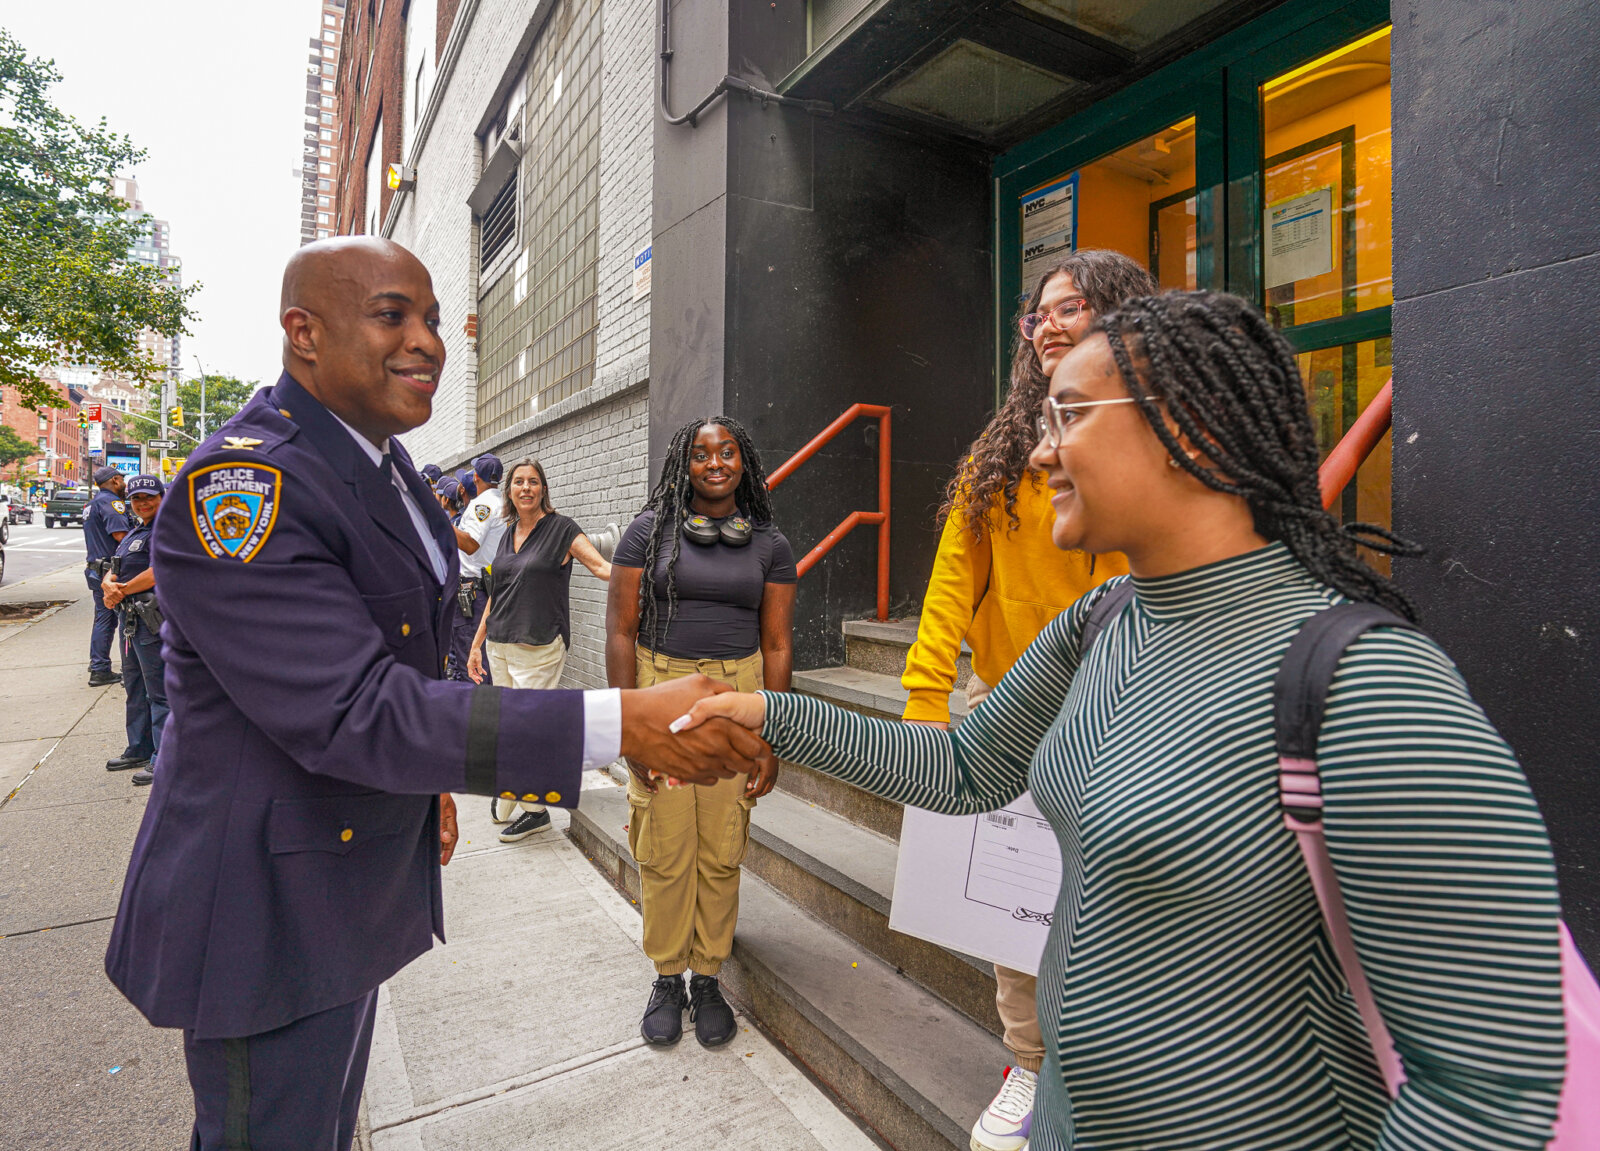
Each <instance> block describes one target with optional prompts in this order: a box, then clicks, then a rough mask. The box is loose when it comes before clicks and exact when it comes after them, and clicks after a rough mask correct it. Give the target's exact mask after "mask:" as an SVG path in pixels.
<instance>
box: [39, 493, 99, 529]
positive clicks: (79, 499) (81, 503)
mask: <svg viewBox="0 0 1600 1151" xmlns="http://www.w3.org/2000/svg"><path fill="white" fill-rule="evenodd" d="M89 499H90V496H89V492H88V491H87V490H86V489H84V488H62V489H61V490H60V491H58V492H56V494H55V495H53V496H51V497H50V502H49V503H47V504H45V505H44V526H45V527H47V528H53V527H55V526H56V525H57V524H78V525H79V526H80V527H81V526H82V524H83V513H84V509H85V508H87V507H88V506H89Z"/></svg>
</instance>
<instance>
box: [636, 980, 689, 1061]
mask: <svg viewBox="0 0 1600 1151" xmlns="http://www.w3.org/2000/svg"><path fill="white" fill-rule="evenodd" d="M688 1002H689V999H688V996H686V995H685V994H684V991H683V976H681V975H659V976H657V977H656V981H655V983H654V984H653V985H651V988H650V1002H649V1004H648V1005H646V1007H645V1009H644V1019H643V1021H641V1022H640V1024H639V1034H640V1035H642V1036H644V1041H645V1042H646V1043H653V1044H655V1045H656V1046H657V1047H671V1046H672V1045H673V1044H674V1043H676V1042H677V1041H678V1040H680V1039H682V1038H683V1009H684V1007H686V1006H687V1005H688Z"/></svg>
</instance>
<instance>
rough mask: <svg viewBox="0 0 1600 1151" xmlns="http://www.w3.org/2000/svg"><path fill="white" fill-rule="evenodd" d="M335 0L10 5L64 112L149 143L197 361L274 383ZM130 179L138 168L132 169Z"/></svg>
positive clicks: (14, 27) (0, 21)
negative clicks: (50, 68) (312, 83)
mask: <svg viewBox="0 0 1600 1151" xmlns="http://www.w3.org/2000/svg"><path fill="white" fill-rule="evenodd" d="M321 13H322V6H321V3H320V0H272V2H271V3H268V4H239V3H228V2H226V0H135V2H133V3H130V2H129V0H55V2H53V3H38V2H37V0H0V27H4V28H5V29H6V30H7V31H8V32H10V33H11V34H12V35H13V36H14V37H16V38H17V39H18V40H19V41H20V42H21V43H22V46H23V48H24V49H26V51H27V52H28V54H29V55H30V56H34V57H38V56H44V57H48V58H53V59H54V60H55V62H56V67H57V69H58V70H59V71H60V72H61V74H62V82H61V83H60V84H58V85H57V86H56V87H55V88H54V89H52V92H53V95H54V99H55V102H56V104H57V106H58V107H60V108H62V109H63V110H65V111H67V112H69V113H71V114H72V115H74V116H76V117H78V118H79V119H80V120H84V121H87V122H90V123H93V122H95V121H97V120H99V119H100V117H101V116H104V117H105V118H106V120H107V122H108V123H109V126H110V127H111V128H113V129H114V130H116V131H118V132H124V133H127V134H128V135H130V136H132V137H133V140H134V143H135V144H137V145H138V146H140V147H142V148H144V149H145V150H146V151H147V152H148V153H149V155H148V157H147V158H146V160H145V162H144V163H143V164H141V165H140V166H139V168H138V170H137V171H136V172H134V173H131V174H133V175H136V176H137V177H138V179H139V189H140V195H141V196H142V197H143V199H144V206H145V209H146V210H147V211H148V212H149V213H150V214H151V215H153V216H156V217H158V218H159V219H163V220H167V221H168V222H169V223H171V225H172V252H173V254H174V255H175V256H177V257H179V258H180V259H181V260H182V261H183V276H184V282H185V283H194V282H195V281H199V282H201V283H202V284H203V285H204V287H203V288H202V290H201V291H200V293H199V294H198V295H197V296H196V297H195V298H194V306H195V308H196V310H197V311H198V312H199V315H200V319H199V321H198V322H197V323H194V324H193V325H191V327H192V330H193V332H194V335H193V336H190V337H186V338H185V339H184V341H183V371H184V374H185V375H186V376H188V375H192V374H194V372H195V360H194V358H195V356H196V355H197V354H198V355H199V357H200V359H201V361H202V362H203V363H204V364H205V368H206V371H207V372H208V373H209V372H217V373H225V374H227V375H231V376H239V377H241V378H243V379H246V380H256V379H260V380H267V381H269V382H270V380H272V379H274V378H276V376H277V374H278V370H279V361H280V352H279V335H280V333H279V329H278V325H277V312H278V281H279V276H280V273H281V272H282V270H283V263H284V261H285V260H286V259H287V258H288V257H289V255H290V253H292V252H293V251H294V249H295V248H296V247H297V246H298V245H299V243H300V183H299V181H298V179H296V178H294V177H292V176H291V175H290V171H291V169H293V168H295V167H297V166H298V165H299V163H300V148H301V144H302V137H303V135H304V132H305V116H304V112H305V76H306V55H307V52H308V47H307V44H306V41H307V40H309V39H310V38H311V37H313V36H316V35H317V34H318V33H319V31H320V27H321V21H322V16H321ZM124 174H128V173H124Z"/></svg>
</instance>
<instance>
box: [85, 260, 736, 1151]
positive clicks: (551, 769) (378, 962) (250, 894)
mask: <svg viewBox="0 0 1600 1151" xmlns="http://www.w3.org/2000/svg"><path fill="white" fill-rule="evenodd" d="M281 317H282V326H283V329H284V366H285V371H284V374H283V375H282V376H281V377H280V378H279V380H278V382H277V384H276V385H275V386H273V387H271V388H266V389H262V390H261V391H259V392H258V393H257V394H256V395H255V396H254V397H253V398H252V399H251V401H250V402H249V403H248V404H247V405H246V406H245V407H244V409H243V410H242V411H241V412H240V413H239V414H238V415H237V416H235V417H234V418H233V419H231V420H229V421H228V422H227V423H226V424H225V425H224V426H223V427H222V428H221V429H220V430H219V431H218V433H217V434H216V435H215V436H212V437H211V438H210V439H208V440H207V441H206V442H205V443H204V444H202V445H201V446H200V447H199V448H197V449H196V450H195V452H194V454H193V455H192V456H190V458H189V460H188V462H187V463H186V465H185V466H184V469H183V471H182V472H181V473H180V474H179V476H178V477H177V479H176V480H175V481H174V483H173V486H172V488H171V490H170V491H169V492H168V494H167V500H166V502H167V503H168V505H169V506H168V507H167V508H166V509H165V510H164V511H163V513H162V514H161V515H160V516H159V517H157V521H156V526H155V532H154V536H153V539H152V552H153V563H154V568H155V571H156V576H157V578H158V579H159V581H160V586H161V589H162V602H163V607H164V608H165V610H166V625H165V628H164V630H163V638H164V640H165V657H166V665H167V668H168V680H167V682H168V683H169V685H170V686H171V689H172V690H171V693H170V697H171V708H172V711H171V718H170V720H169V721H168V724H167V728H166V731H165V733H164V737H163V740H162V744H161V752H160V757H159V764H158V768H157V770H156V772H155V783H154V786H153V787H152V789H151V792H152V794H151V797H150V802H149V805H148V806H147V808H146V810H145V815H144V821H143V824H142V825H141V827H140V830H139V835H138V839H137V841H136V842H135V844H134V849H133V857H132V859H131V861H130V863H129V866H128V874H127V880H126V882H125V884H124V888H123V894H122V903H121V906H120V908H119V910H118V914H117V921H116V925H115V927H114V929H113V931H112V936H111V943H110V947H109V950H108V952H107V955H106V970H107V973H108V974H109V975H110V977H111V979H112V981H113V982H114V983H115V984H116V985H117V987H119V988H120V989H121V990H122V991H123V993H124V994H125V995H127V996H128V998H129V999H130V1000H131V1001H132V1002H133V1003H134V1005H135V1006H136V1007H138V1008H139V1010H140V1011H141V1012H143V1013H144V1015H145V1017H146V1018H147V1019H148V1020H149V1021H150V1022H151V1023H153V1024H155V1025H156V1026H158V1027H180V1028H182V1029H183V1035H184V1052H185V1056H186V1059H187V1063H188V1072H189V1082H190V1085H191V1087H192V1088H193V1092H194V1103H195V1122H194V1130H193V1136H192V1142H191V1147H192V1148H195V1149H198V1151H212V1149H222V1148H241V1147H250V1148H255V1149H257V1151H291V1149H292V1151H347V1149H348V1148H349V1146H350V1142H351V1138H352V1135H353V1133H354V1129H355V1121H356V1110H357V1105H358V1103H359V1101H360V1096H361V1087H362V1082H363V1079H364V1077H365V1074H366V1063H367V1053H368V1050H369V1047H370V1042H371V1037H372V1022H373V1012H374V1007H375V1004H376V1002H377V988H378V985H379V984H380V983H381V982H382V981H383V980H385V979H387V978H389V977H390V976H391V975H393V974H394V973H395V972H396V971H398V970H399V969H400V968H401V967H403V966H404V965H405V964H406V963H407V962H409V961H410V960H411V959H413V958H415V957H416V956H417V955H419V954H421V953H422V952H423V951H426V950H427V949H428V948H429V947H430V946H431V942H432V938H433V937H434V936H438V937H439V938H441V939H442V938H443V934H444V924H443V914H442V912H443V909H442V905H441V899H440V874H439V867H440V865H441V864H443V863H445V862H448V860H449V858H450V854H451V852H452V851H453V850H454V846H455V840H456V827H455V808H454V804H453V803H452V802H451V800H450V798H449V796H448V795H441V794H440V793H444V792H450V791H463V792H470V793H473V794H479V795H515V796H518V797H521V796H526V797H527V798H528V799H529V800H530V801H534V800H537V801H539V802H543V803H548V804H554V805H562V806H572V805H574V804H575V803H576V802H577V800H578V793H579V779H580V773H581V771H582V770H583V768H584V767H585V766H586V765H591V764H601V763H605V762H608V761H609V760H610V759H611V758H613V757H614V756H616V755H617V754H618V753H619V751H620V752H621V753H623V754H626V755H628V756H629V757H630V758H634V759H638V760H640V761H642V762H644V763H646V764H648V765H650V766H651V767H654V768H656V769H657V770H659V771H663V772H666V773H667V774H670V775H676V776H678V777H680V778H684V779H688V780H691V781H702V782H709V781H712V780H715V779H720V778H727V777H729V776H731V775H733V774H734V773H736V772H741V771H749V770H751V769H752V768H753V767H754V765H755V764H754V761H755V759H756V758H757V757H758V756H760V755H762V754H763V753H764V751H765V745H764V744H762V743H761V741H760V740H759V739H756V738H755V737H754V736H751V735H750V734H749V733H748V732H743V731H741V730H737V729H733V728H731V727H729V726H728V725H726V724H724V725H722V727H721V728H719V729H717V730H715V731H714V732H712V733H711V734H710V735H709V736H708V737H706V738H701V739H690V738H689V737H694V736H698V735H699V731H695V732H689V733H684V735H682V736H678V735H673V734H671V733H670V732H669V731H668V726H669V725H670V724H671V722H672V721H673V720H674V719H676V718H677V717H678V716H680V715H682V714H683V713H684V712H685V711H686V710H688V707H689V706H691V705H692V703H693V701H694V700H695V699H697V698H700V697H701V696H703V695H706V694H709V693H710V692H712V691H714V690H715V689H716V688H715V685H712V684H711V683H710V682H709V681H705V680H701V681H677V682H676V683H673V684H669V685H663V686H665V687H667V688H669V689H675V690H669V691H667V692H660V691H658V690H656V689H652V690H648V691H641V692H620V693H619V692H579V691H504V690H503V689H501V688H497V687H480V686H475V685H472V684H461V683H452V682H445V681H441V680H440V679H439V678H438V677H439V675H440V670H441V667H442V663H443V655H444V651H443V648H444V646H445V645H446V644H447V643H448V637H449V635H450V626H451V623H452V621H453V617H454V613H455V611H456V605H455V601H454V597H453V596H450V595H446V594H445V589H446V588H447V587H448V586H449V585H450V584H451V583H452V582H453V580H454V578H455V576H456V563H455V547H454V535H453V533H452V531H451V530H450V525H449V523H448V520H447V517H446V516H445V514H444V512H443V511H442V509H440V508H439V506H438V505H437V503H436V502H435V501H434V500H433V499H432V498H431V496H430V495H429V492H428V488H427V485H426V484H425V483H424V482H423V481H422V479H421V477H420V476H418V474H417V472H416V471H415V469H414V468H413V467H412V465H411V461H410V459H409V457H408V456H407V455H406V452H405V449H404V448H403V447H402V446H401V445H400V444H399V442H398V441H397V440H395V439H394V437H395V436H396V435H397V434H399V433H401V432H404V431H407V430H409V429H410V428H413V427H416V426H417V425H418V424H421V423H422V422H423V421H424V420H426V419H427V418H428V415H429V412H430V408H431V404H432V396H433V393H434V390H435V389H436V388H437V386H438V380H439V372H440V369H441V368H442V366H443V362H444V345H443V343H442V342H441V340H440V338H439V335H438V330H437V329H438V324H439V306H438V303H437V302H436V300H435V299H434V294H433V288H432V284H431V282H430V280H429V277H428V274H427V271H426V270H425V269H424V268H423V267H422V265H421V264H420V263H419V262H418V261H417V260H416V259H415V257H413V256H412V255H411V254H410V253H408V252H406V251H405V250H404V249H403V248H400V247H399V246H398V245H395V244H392V243H389V242H387V241H382V240H373V239H368V238H364V237H357V238H344V239H340V240H331V241H325V242H322V243H317V244H312V245H309V246H307V247H305V248H302V249H300V250H299V252H298V253H296V255H295V256H294V258H293V259H292V260H291V261H290V263H289V267H288V269H287V271H286V273H285V276H284V291H283V306H282V312H281ZM330 495H332V496H333V497H334V498H329V496H330ZM530 749H537V750H530Z"/></svg>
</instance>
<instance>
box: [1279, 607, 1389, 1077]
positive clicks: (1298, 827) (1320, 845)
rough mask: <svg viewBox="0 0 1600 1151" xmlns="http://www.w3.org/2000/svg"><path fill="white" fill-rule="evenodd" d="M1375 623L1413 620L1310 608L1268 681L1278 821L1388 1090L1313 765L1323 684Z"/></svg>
mask: <svg viewBox="0 0 1600 1151" xmlns="http://www.w3.org/2000/svg"><path fill="white" fill-rule="evenodd" d="M1375 627H1403V628H1412V627H1413V625H1412V624H1411V623H1410V622H1409V621H1407V620H1404V619H1401V618H1400V617H1399V616H1397V615H1395V614H1394V613H1393V612H1390V611H1387V610H1385V609H1384V608H1380V607H1378V606H1376V605H1375V604H1368V603H1345V604H1338V605H1336V606H1334V607H1330V608H1327V609H1325V610H1323V611H1320V612H1318V613H1317V614H1316V615H1314V616H1311V617H1310V618H1309V619H1307V620H1306V622H1305V623H1304V624H1303V625H1302V626H1301V628H1300V631H1299V633H1298V634H1297V635H1296V636H1295V637H1294V640H1293V641H1292V642H1291V643H1290V644H1289V650H1288V651H1287V652H1285V653H1284V657H1283V662H1282V663H1281V664H1280V665H1279V666H1278V674H1277V678H1276V679H1275V680H1274V682H1273V686H1272V693H1273V700H1272V702H1273V727H1274V736H1275V738H1276V741H1277V749H1278V799H1279V802H1280V803H1281V805H1282V807H1283V822H1284V825H1285V826H1286V827H1288V829H1289V830H1290V831H1292V832H1294V835H1295V839H1296V840H1297V841H1298V842H1299V844H1300V854H1301V855H1302V856H1304V857H1305V861H1306V871H1308V872H1309V873H1310V875H1311V886H1312V888H1313V889H1315V891H1316V893H1317V902H1318V903H1319V904H1321V905H1322V918H1323V921H1324V922H1325V923H1326V924H1327V927H1328V939H1329V941H1330V942H1331V943H1332V944H1333V952H1334V954H1335V955H1336V956H1337V957H1338V959H1339V967H1340V969H1341V970H1342V971H1343V972H1344V978H1345V982H1346V983H1347V984H1349V986H1350V994H1351V996H1352V997H1353V998H1354V999H1355V1001H1356V1009H1357V1010H1358V1011H1360V1013H1361V1022H1362V1023H1363V1024H1364V1025H1365V1026H1366V1029H1367V1039H1368V1041H1369V1042H1370V1043H1371V1045H1372V1053H1373V1055H1374V1057H1375V1058H1376V1059H1377V1061H1378V1069H1379V1070H1380V1071H1382V1072H1383V1081H1384V1084H1385V1085H1386V1086H1387V1087H1388V1088H1389V1094H1390V1096H1395V1095H1398V1094H1399V1093H1400V1085H1401V1084H1402V1083H1404V1082H1405V1081H1406V1073H1405V1068H1404V1067H1402V1066H1401V1063H1400V1056H1399V1053H1398V1052H1396V1051H1395V1049H1394V1040H1393V1038H1392V1037H1391V1036H1390V1035H1389V1028H1388V1025H1387V1024H1385V1023H1384V1021H1383V1015H1382V1014H1381V1013H1380V1012H1379V1011H1378V1004H1377V1001H1376V1000H1374V999H1373V997H1372V987H1371V985H1370V984H1368V983H1367V975H1366V972H1365V971H1363V970H1362V969H1361V957H1360V956H1359V955H1358V954H1356V945H1355V940H1354V938H1353V937H1352V936H1351V934H1350V919H1349V916H1348V915H1347V914H1346V912H1345V906H1344V895H1343V893H1342V892H1341V891H1340V890H1339V876H1338V875H1337V873H1335V871H1334V870H1333V860H1332V858H1331V857H1330V856H1329V855H1328V842H1327V840H1326V839H1325V838H1324V837H1323V833H1322V778H1321V776H1320V775H1319V774H1318V772H1317V738H1318V736H1319V735H1321V733H1322V717H1323V713H1324V712H1325V710H1326V708H1327V702H1328V689H1329V687H1330V686H1331V685H1332V683H1333V673H1334V670H1335V669H1336V668H1337V667H1338V665H1339V658H1340V657H1341V656H1342V655H1343V654H1344V650H1345V648H1347V647H1349V646H1350V643H1351V642H1352V641H1353V640H1354V639H1355V638H1356V637H1357V636H1359V635H1361V634H1362V633H1363V632H1366V631H1368V630H1370V629H1372V628H1375Z"/></svg>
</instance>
